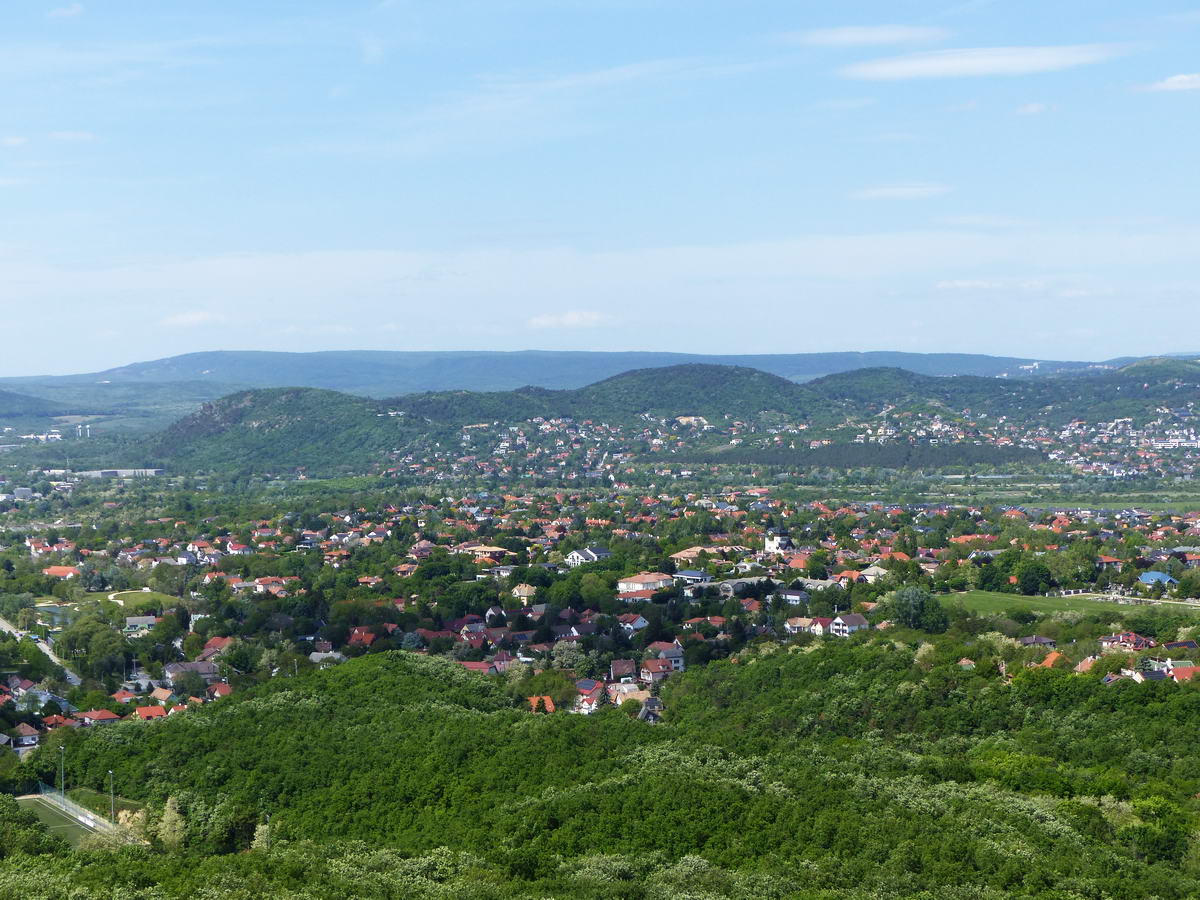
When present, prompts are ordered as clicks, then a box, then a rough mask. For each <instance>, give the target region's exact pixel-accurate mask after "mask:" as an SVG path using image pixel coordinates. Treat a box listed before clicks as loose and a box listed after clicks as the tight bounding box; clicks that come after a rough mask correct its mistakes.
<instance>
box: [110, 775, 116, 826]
mask: <svg viewBox="0 0 1200 900" xmlns="http://www.w3.org/2000/svg"><path fill="white" fill-rule="evenodd" d="M108 817H109V819H110V820H112V821H113V822H115V821H117V795H116V794H115V793H113V770H112V769H109V770H108Z"/></svg>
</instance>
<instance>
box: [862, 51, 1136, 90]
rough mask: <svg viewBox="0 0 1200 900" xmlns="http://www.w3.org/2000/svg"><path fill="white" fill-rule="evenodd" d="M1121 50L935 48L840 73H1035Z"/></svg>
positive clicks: (871, 76) (876, 76) (890, 77)
mask: <svg viewBox="0 0 1200 900" xmlns="http://www.w3.org/2000/svg"><path fill="white" fill-rule="evenodd" d="M1121 52H1122V51H1121V49H1120V48H1118V47H1114V46H1111V45H1107V44H1075V45H1068V46H1062V47H975V48H970V49H962V50H933V51H929V52H926V53H909V54H906V55H904V56H891V57H887V58H886V59H873V60H868V61H867V62H861V63H855V64H854V65H851V66H846V67H845V68H843V69H842V70H841V72H840V74H841V75H843V76H845V77H846V78H859V79H863V80H867V81H902V80H906V79H911V78H966V77H977V76H983V75H1032V74H1035V73H1038V72H1059V71H1062V70H1063V69H1071V68H1075V67H1076V66H1086V65H1091V64H1092V63H1099V62H1104V61H1105V60H1108V59H1112V58H1114V57H1116V56H1119V55H1120V54H1121Z"/></svg>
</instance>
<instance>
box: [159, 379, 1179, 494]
mask: <svg viewBox="0 0 1200 900" xmlns="http://www.w3.org/2000/svg"><path fill="white" fill-rule="evenodd" d="M1197 399H1200V364H1197V363H1191V362H1188V361H1180V360H1167V361H1165V362H1163V363H1154V362H1147V363H1142V364H1137V365H1134V366H1132V367H1130V368H1127V369H1125V370H1118V371H1112V372H1108V373H1105V374H1102V375H1096V376H1089V377H1081V376H1075V377H1070V376H1063V377H1058V378H1032V379H1004V378H983V377H979V376H970V375H963V376H956V377H935V376H929V375H921V374H917V373H913V372H907V371H905V370H903V369H894V368H876V369H858V370H855V371H851V372H843V373H839V374H837V375H829V376H825V377H824V378H820V379H816V380H814V381H811V382H808V383H806V384H796V383H794V382H792V381H789V380H787V379H785V378H781V377H780V376H777V375H773V374H771V373H767V372H761V371H758V370H755V369H750V368H746V367H739V366H714V365H707V364H687V365H679V366H668V367H664V368H654V369H638V370H634V371H630V372H625V373H622V374H621V375H618V376H614V377H612V378H608V379H605V380H603V381H600V382H597V383H595V384H592V385H588V386H586V387H583V388H578V389H574V390H560V391H555V390H549V389H546V388H541V387H524V388H520V389H517V390H515V391H496V392H472V391H440V392H428V393H423V394H410V395H406V396H403V397H396V398H391V399H373V398H366V397H362V396H354V395H350V394H345V393H340V392H336V391H327V390H323V389H318V388H266V389H252V390H248V391H242V392H238V393H235V394H232V395H230V396H227V397H223V398H221V399H219V400H216V401H213V402H210V403H206V404H205V405H204V406H203V407H202V408H201V409H200V410H199V411H197V412H195V413H193V414H191V415H189V416H186V417H184V418H183V419H181V420H179V421H178V422H176V423H175V424H174V425H172V426H171V427H170V428H169V429H167V430H166V431H165V432H163V433H161V434H160V435H159V436H158V437H157V438H156V439H155V440H152V441H147V442H146V443H145V444H143V445H142V446H141V447H140V448H139V449H140V451H141V452H144V453H147V454H148V456H147V458H146V459H145V460H139V461H138V462H139V464H145V463H153V464H163V465H166V466H168V467H169V468H172V469H175V470H176V471H180V470H198V469H221V468H229V467H233V468H237V469H244V470H259V471H280V470H282V469H285V468H294V467H298V466H304V467H310V468H312V469H314V470H315V469H337V468H343V469H355V468H357V469H359V470H361V469H362V468H363V467H365V466H368V465H370V464H371V463H372V462H373V463H376V464H377V463H379V462H380V461H382V459H383V458H384V455H385V454H386V453H388V452H389V451H393V450H398V449H402V448H404V447H406V446H410V445H411V442H412V441H414V440H420V439H428V440H443V441H455V440H457V437H456V433H457V430H458V429H460V428H462V427H463V426H465V425H471V424H481V423H488V424H490V423H493V422H497V423H501V424H510V425H511V424H517V423H520V422H525V421H528V420H529V419H533V418H536V417H543V418H556V417H571V418H574V419H576V420H577V421H578V420H585V419H593V420H596V421H604V422H608V423H616V424H621V423H625V424H634V425H636V424H637V422H638V420H639V417H640V416H642V415H643V414H649V415H651V416H653V417H655V418H669V417H676V416H689V415H699V416H705V417H707V418H708V419H709V420H710V422H711V423H712V424H714V425H716V426H717V427H721V428H728V427H730V426H732V425H733V424H734V423H735V422H737V421H743V422H750V423H757V424H759V425H765V426H770V425H772V424H773V423H776V422H782V421H789V422H793V423H796V422H804V423H806V424H808V425H810V426H813V427H816V428H820V427H823V426H834V425H839V424H841V423H844V422H846V421H864V420H867V419H871V418H873V417H875V416H878V415H880V414H881V413H884V412H892V413H897V414H900V413H927V414H933V415H937V416H939V417H944V418H945V419H946V420H947V421H954V420H959V421H966V420H982V421H993V422H995V421H999V420H1001V419H1004V420H1007V421H1008V422H1010V423H1027V424H1030V423H1032V424H1035V425H1036V426H1043V425H1049V426H1052V427H1058V426H1061V425H1064V424H1066V423H1067V422H1070V421H1071V420H1073V419H1076V418H1085V419H1089V420H1092V421H1098V420H1104V421H1108V420H1112V419H1116V418H1122V417H1130V418H1133V419H1135V420H1145V419H1147V418H1151V417H1153V416H1154V415H1156V414H1157V413H1156V410H1159V409H1164V408H1182V407H1184V406H1187V405H1188V404H1193V405H1194V404H1195V403H1196V401H1197ZM636 430H640V429H636Z"/></svg>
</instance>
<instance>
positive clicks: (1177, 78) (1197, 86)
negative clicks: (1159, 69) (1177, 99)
mask: <svg viewBox="0 0 1200 900" xmlns="http://www.w3.org/2000/svg"><path fill="white" fill-rule="evenodd" d="M1150 90H1152V91H1200V72H1194V73H1192V74H1189V75H1172V76H1171V77H1170V78H1164V79H1163V80H1162V81H1156V82H1155V83H1154V84H1152V85H1150Z"/></svg>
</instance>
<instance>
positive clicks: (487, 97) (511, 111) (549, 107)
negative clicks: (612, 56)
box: [306, 57, 781, 156]
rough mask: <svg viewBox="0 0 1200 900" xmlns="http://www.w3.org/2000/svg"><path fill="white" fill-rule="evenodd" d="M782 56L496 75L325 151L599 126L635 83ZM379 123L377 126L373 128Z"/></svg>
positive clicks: (735, 69)
mask: <svg viewBox="0 0 1200 900" xmlns="http://www.w3.org/2000/svg"><path fill="white" fill-rule="evenodd" d="M780 64H781V63H780V61H779V60H770V59H768V60H758V59H756V60H750V61H740V60H733V61H729V60H719V59H711V58H697V57H687V58H684V57H679V58H664V59H652V60H643V61H640V62H634V63H628V64H625V65H620V66H610V67H608V68H603V69H591V70H585V71H580V72H567V73H562V74H554V75H547V76H546V77H543V78H513V77H511V76H509V77H505V76H488V77H482V78H479V79H478V81H477V85H476V87H475V88H474V89H473V90H469V91H462V92H459V93H455V94H450V95H447V96H445V97H443V98H442V99H441V101H440V102H436V103H433V104H431V105H430V106H428V107H426V108H424V109H419V110H415V111H411V112H407V113H401V114H399V115H396V116H389V117H386V118H385V119H379V118H377V119H376V120H374V122H371V123H368V124H367V126H366V127H365V128H363V129H362V130H361V131H362V132H367V133H368V134H367V136H365V137H354V138H351V139H334V140H322V141H317V142H314V143H313V144H309V145H307V147H306V149H314V150H317V151H318V152H326V153H337V154H349V155H354V156H427V155H430V154H432V153H441V152H445V151H446V150H448V149H449V150H452V151H454V152H462V151H464V149H467V148H470V149H472V150H477V149H479V148H482V147H487V148H489V149H490V148H494V147H496V146H497V145H500V146H509V145H524V144H528V143H531V142H536V141H539V140H543V139H546V138H557V137H562V136H568V135H572V136H573V135H578V134H581V133H586V132H590V131H592V130H594V129H595V128H596V127H598V126H597V124H596V122H597V119H596V117H593V116H592V115H591V113H592V112H594V111H595V110H596V108H597V107H598V106H599V105H600V104H603V103H605V102H611V101H612V100H614V99H615V98H619V97H623V96H626V95H627V94H628V92H629V91H630V90H632V89H634V88H638V89H642V90H650V89H651V88H653V87H654V86H656V85H668V84H677V83H683V82H690V81H701V80H706V79H720V78H730V77H737V76H739V75H742V74H744V73H749V72H755V71H760V70H762V69H765V68H770V67H772V66H776V65H780ZM372 127H374V134H370V133H369V132H370V130H371V128H372Z"/></svg>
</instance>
